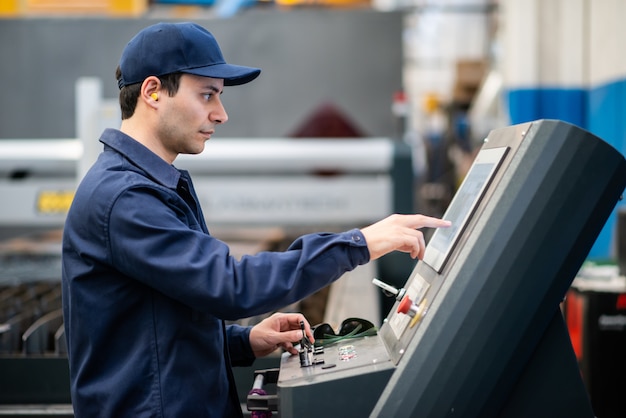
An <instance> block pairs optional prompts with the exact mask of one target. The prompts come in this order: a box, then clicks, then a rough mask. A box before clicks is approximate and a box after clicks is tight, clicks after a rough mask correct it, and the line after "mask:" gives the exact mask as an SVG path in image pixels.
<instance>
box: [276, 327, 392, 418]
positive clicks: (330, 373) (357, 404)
mask: <svg viewBox="0 0 626 418" xmlns="http://www.w3.org/2000/svg"><path fill="white" fill-rule="evenodd" d="M346 346H352V347H353V348H352V350H353V351H354V355H355V357H354V358H350V359H345V360H342V359H341V355H340V350H341V349H342V348H344V347H346ZM316 357H317V358H318V359H323V360H324V364H323V365H313V366H309V367H300V360H299V357H298V356H290V355H289V354H284V355H283V358H282V359H281V366H280V374H279V377H278V383H277V387H278V399H279V406H278V410H279V413H280V416H281V418H306V417H319V416H320V415H321V414H323V413H324V412H326V413H328V414H329V416H333V417H362V416H365V415H366V414H368V413H369V412H370V411H371V410H372V408H373V407H374V405H375V402H376V400H377V399H378V397H379V396H380V394H381V392H382V390H383V389H384V387H385V385H386V384H387V381H388V379H389V377H390V376H391V373H392V371H393V368H394V365H393V363H392V362H391V361H390V360H389V357H388V355H387V351H386V350H385V347H384V345H383V343H382V341H381V340H380V338H379V337H378V336H372V337H364V338H359V339H354V340H346V341H345V342H343V343H341V342H339V343H336V344H333V345H330V346H328V347H325V350H324V353H323V354H321V355H318V356H316ZM330 364H334V365H335V366H334V367H332V368H328V369H324V368H323V366H328V365H330Z"/></svg>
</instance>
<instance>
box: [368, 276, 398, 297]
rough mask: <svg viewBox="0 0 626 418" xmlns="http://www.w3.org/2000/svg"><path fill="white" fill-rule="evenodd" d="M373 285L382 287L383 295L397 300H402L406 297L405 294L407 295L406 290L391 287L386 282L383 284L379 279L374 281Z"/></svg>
mask: <svg viewBox="0 0 626 418" xmlns="http://www.w3.org/2000/svg"><path fill="white" fill-rule="evenodd" d="M372 283H374V284H375V285H376V286H378V287H380V288H381V289H382V291H383V293H384V294H385V296H389V297H394V298H395V299H396V300H401V299H402V297H403V296H404V294H405V293H406V290H405V289H404V288H402V289H396V288H395V287H393V286H391V285H390V284H387V283H385V282H381V281H380V280H378V279H373V280H372Z"/></svg>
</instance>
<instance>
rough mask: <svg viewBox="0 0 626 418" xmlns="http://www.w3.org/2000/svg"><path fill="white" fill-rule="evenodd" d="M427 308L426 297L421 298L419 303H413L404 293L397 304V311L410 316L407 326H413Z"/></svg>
mask: <svg viewBox="0 0 626 418" xmlns="http://www.w3.org/2000/svg"><path fill="white" fill-rule="evenodd" d="M426 310H427V301H426V299H425V298H424V299H422V301H421V302H420V304H419V305H418V304H416V303H413V301H412V300H411V299H410V298H409V296H408V295H406V296H405V297H404V298H403V299H402V301H401V302H400V304H399V305H398V309H397V312H398V313H401V314H405V315H408V316H410V317H411V318H412V319H411V322H410V323H409V327H413V326H414V325H415V324H417V323H418V322H419V321H420V320H421V319H422V318H423V317H424V315H425V314H426Z"/></svg>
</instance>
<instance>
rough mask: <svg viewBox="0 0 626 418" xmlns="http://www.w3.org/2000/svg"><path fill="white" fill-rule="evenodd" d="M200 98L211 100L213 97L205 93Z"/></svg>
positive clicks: (211, 94)
mask: <svg viewBox="0 0 626 418" xmlns="http://www.w3.org/2000/svg"><path fill="white" fill-rule="evenodd" d="M202 96H204V100H207V101H208V100H211V97H213V93H205V94H203V95H202Z"/></svg>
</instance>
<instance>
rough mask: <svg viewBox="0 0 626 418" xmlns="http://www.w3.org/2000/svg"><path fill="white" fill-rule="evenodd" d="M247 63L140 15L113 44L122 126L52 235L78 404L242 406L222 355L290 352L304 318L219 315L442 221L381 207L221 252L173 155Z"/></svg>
mask: <svg viewBox="0 0 626 418" xmlns="http://www.w3.org/2000/svg"><path fill="white" fill-rule="evenodd" d="M259 73H260V70H259V69H256V68H250V67H243V66H236V65H230V64H227V63H225V61H224V59H223V57H222V54H221V51H220V48H219V46H218V44H217V42H216V40H215V39H214V37H213V36H212V35H211V34H210V33H209V32H207V31H206V30H205V29H203V28H202V27H200V26H198V25H196V24H192V23H177V24H171V23H160V24H156V25H153V26H150V27H148V28H146V29H144V30H142V31H141V32H139V33H138V34H137V35H136V36H135V37H134V38H133V39H132V40H131V41H130V42H129V43H128V45H127V46H126V48H125V49H124V51H123V53H122V57H121V60H120V65H119V67H118V69H117V78H118V85H119V88H120V106H121V110H122V124H121V127H120V130H113V129H107V130H106V131H105V132H104V133H103V134H102V136H101V138H100V141H101V142H103V143H104V151H103V152H102V154H101V155H100V156H99V158H98V160H97V162H96V163H95V164H94V166H93V167H92V168H91V170H90V171H89V172H88V173H87V174H86V176H85V177H84V179H83V180H82V182H81V184H80V186H79V187H78V189H77V191H76V195H75V198H74V201H73V204H72V207H71V209H70V211H69V213H68V217H67V221H66V225H65V230H64V237H63V309H64V320H65V329H66V338H67V343H68V355H69V361H70V375H71V393H72V401H73V405H74V409H75V413H76V416H78V417H83V416H98V417H115V418H119V417H194V418H197V417H230V416H241V414H242V412H241V408H240V405H239V401H238V399H237V393H236V388H235V387H234V381H233V375H232V370H231V366H237V365H249V364H251V363H252V361H254V359H255V358H256V357H259V356H263V355H267V354H269V353H271V352H272V351H274V350H276V349H277V348H278V347H283V348H285V349H287V350H289V351H291V352H292V353H295V352H297V351H296V350H295V349H294V348H293V346H292V344H291V341H298V340H300V338H301V335H302V333H301V331H300V325H299V324H300V321H305V319H304V317H303V316H302V315H300V314H275V315H273V316H271V317H269V318H268V319H266V320H264V321H262V322H261V323H259V324H258V325H257V326H255V327H252V328H248V327H241V326H237V325H230V326H225V324H224V320H235V319H239V318H244V317H250V316H253V315H258V314H262V313H267V312H271V311H273V310H276V309H278V308H281V307H284V306H287V305H288V304H290V303H293V302H295V301H298V300H300V299H302V298H304V297H306V296H308V295H310V294H311V293H313V292H315V291H317V290H319V289H320V288H322V287H324V286H326V285H328V284H329V283H331V282H332V281H334V280H336V279H337V278H339V277H340V276H341V275H342V273H344V272H346V271H349V270H351V269H354V268H355V267H356V266H358V265H360V264H364V263H366V262H368V261H370V260H374V259H376V258H378V257H380V256H382V255H384V254H386V253H388V252H390V251H395V250H400V251H405V252H409V253H410V254H411V255H412V256H413V257H418V258H421V256H422V255H423V252H424V238H423V235H422V234H421V232H419V231H417V230H416V228H421V227H441V226H447V225H448V223H447V222H445V221H442V220H439V219H433V218H429V217H425V216H421V215H405V216H399V215H393V216H391V217H389V218H387V219H384V220H382V221H380V222H378V223H376V224H373V225H371V226H369V227H366V228H363V229H362V230H357V229H354V230H352V231H348V232H344V233H340V234H310V235H305V236H303V237H301V238H299V239H298V240H296V241H295V242H294V243H293V244H292V245H291V246H290V247H289V249H288V250H286V251H285V252H280V253H279V252H276V253H269V252H266V253H261V254H258V255H255V256H245V257H243V258H241V260H239V261H237V260H235V259H233V258H232V257H231V256H230V255H229V249H228V247H227V246H226V244H224V243H223V242H220V241H218V240H217V239H215V238H213V237H212V236H211V235H210V234H209V232H208V229H207V226H206V224H205V220H204V216H203V214H202V209H201V208H200V205H199V202H198V198H197V196H196V193H195V191H194V188H193V184H192V181H191V178H190V177H189V174H188V173H187V172H185V171H181V170H178V169H176V168H175V167H174V166H173V165H172V164H173V162H174V160H175V159H176V157H177V156H178V155H179V154H183V153H184V154H198V153H200V152H202V151H203V149H204V144H205V142H206V141H208V140H209V139H210V138H211V136H212V135H213V133H214V132H215V129H216V127H217V126H218V125H220V124H222V123H225V122H226V121H227V120H228V116H227V114H226V111H225V109H224V107H223V105H222V102H221V99H220V95H221V94H222V92H223V89H224V86H232V85H239V84H244V83H247V82H249V81H252V80H253V79H255V78H256V77H257V76H258V75H259ZM305 324H306V326H305V328H306V333H307V335H308V337H309V338H310V339H311V340H312V339H313V336H312V335H311V331H310V326H309V324H308V323H306V321H305Z"/></svg>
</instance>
